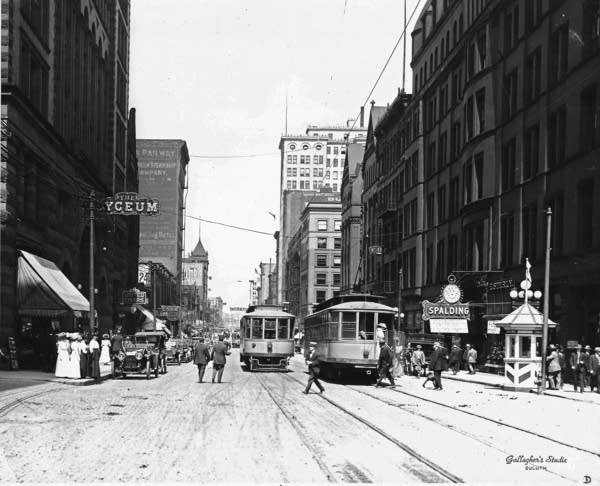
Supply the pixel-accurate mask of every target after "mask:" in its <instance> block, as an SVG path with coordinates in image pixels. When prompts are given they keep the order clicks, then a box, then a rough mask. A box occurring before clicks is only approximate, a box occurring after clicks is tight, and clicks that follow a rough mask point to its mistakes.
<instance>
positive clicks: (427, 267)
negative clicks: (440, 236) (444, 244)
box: [425, 245, 433, 284]
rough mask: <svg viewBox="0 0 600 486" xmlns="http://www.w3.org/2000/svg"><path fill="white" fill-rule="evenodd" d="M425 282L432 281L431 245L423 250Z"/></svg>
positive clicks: (429, 282)
mask: <svg viewBox="0 0 600 486" xmlns="http://www.w3.org/2000/svg"><path fill="white" fill-rule="evenodd" d="M425 283H426V284H431V283H433V245H429V246H428V247H427V249H426V250H425Z"/></svg>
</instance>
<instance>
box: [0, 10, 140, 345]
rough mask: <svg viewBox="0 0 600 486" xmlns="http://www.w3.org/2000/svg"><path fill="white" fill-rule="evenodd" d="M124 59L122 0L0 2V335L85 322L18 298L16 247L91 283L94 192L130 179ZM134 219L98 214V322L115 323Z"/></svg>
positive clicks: (31, 334) (132, 250)
mask: <svg viewBox="0 0 600 486" xmlns="http://www.w3.org/2000/svg"><path fill="white" fill-rule="evenodd" d="M128 71H129V1H127V0H119V1H114V2H108V1H104V0H100V1H96V2H92V1H90V0H77V1H72V2H58V1H52V0H49V1H45V2H25V1H6V0H5V1H3V2H2V162H1V163H2V174H3V175H2V179H1V182H0V184H1V186H2V194H3V197H2V202H1V206H0V213H1V222H0V224H1V233H2V234H1V240H2V248H1V250H0V255H1V267H2V279H1V280H2V284H1V290H0V292H1V303H0V344H2V343H4V342H5V340H6V339H7V338H8V336H14V337H16V338H17V340H20V341H21V343H20V346H22V347H28V346H31V341H32V339H34V338H35V336H37V337H39V336H41V335H43V334H46V333H48V332H51V331H55V330H56V329H63V330H72V329H73V328H79V327H88V326H89V319H88V315H89V313H88V314H86V313H77V314H76V313H73V312H71V310H70V309H68V308H65V309H53V310H51V309H48V308H46V307H44V306H45V305H47V303H45V304H44V303H40V302H38V303H37V304H36V305H38V306H39V308H38V309H37V311H35V315H27V314H25V313H24V312H23V311H22V309H21V310H20V309H19V299H20V297H19V295H18V293H19V291H18V283H17V282H18V277H19V275H18V270H17V267H18V264H17V261H18V258H19V250H24V251H28V252H30V253H32V254H35V255H37V256H39V257H42V258H44V259H47V260H50V261H51V262H53V263H54V264H55V265H56V266H57V267H58V269H59V270H60V271H61V272H62V273H63V274H64V275H65V276H66V277H67V279H68V280H69V281H70V282H71V284H73V285H75V286H76V287H77V288H79V289H81V291H82V292H83V293H85V294H86V296H87V295H88V289H89V288H90V283H89V267H90V264H89V261H90V250H89V248H90V242H89V239H90V236H89V235H90V230H89V228H90V224H89V205H90V201H92V202H93V203H94V205H99V204H100V202H101V199H102V198H104V197H106V196H110V195H113V194H114V193H115V192H118V191H131V192H137V189H138V187H137V167H136V158H135V154H132V153H131V151H130V150H129V147H128V140H130V137H131V132H133V133H135V117H134V116H131V117H130V113H129V108H128V83H129V81H128V79H129V74H128ZM128 132H129V134H128ZM92 191H94V193H95V199H92V200H90V199H89V197H90V195H91V192H92ZM86 198H88V199H87V200H86ZM134 219H135V218H127V217H122V216H112V217H110V216H106V215H105V216H99V217H97V218H96V220H95V222H94V226H95V235H96V238H95V246H94V260H95V271H94V281H93V285H92V286H91V287H92V288H93V289H97V294H95V301H96V303H95V309H96V312H97V314H98V318H97V320H96V322H95V323H94V326H98V327H99V328H100V329H101V330H108V329H110V328H111V327H113V326H114V325H116V324H119V323H120V321H121V319H122V316H121V309H120V300H121V298H120V297H121V293H122V291H123V290H126V289H128V288H131V287H133V286H134V285H135V283H136V276H137V275H136V274H137V246H138V236H137V232H136V231H135V228H133V226H135V225H136V224H137V223H136V222H135V221H134ZM132 256H135V260H132ZM24 325H27V327H28V329H29V330H28V331H27V335H25V334H24V333H23V329H24V327H23V326H24Z"/></svg>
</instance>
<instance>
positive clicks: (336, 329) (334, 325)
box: [329, 312, 340, 340]
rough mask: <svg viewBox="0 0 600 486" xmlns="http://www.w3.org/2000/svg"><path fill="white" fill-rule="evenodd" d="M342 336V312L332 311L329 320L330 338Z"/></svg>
mask: <svg viewBox="0 0 600 486" xmlns="http://www.w3.org/2000/svg"><path fill="white" fill-rule="evenodd" d="M339 338H340V313H339V312H332V313H331V320H330V322H329V339H334V340H337V339H339Z"/></svg>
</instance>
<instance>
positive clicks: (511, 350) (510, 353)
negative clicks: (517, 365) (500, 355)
mask: <svg viewBox="0 0 600 486" xmlns="http://www.w3.org/2000/svg"><path fill="white" fill-rule="evenodd" d="M516 341H517V339H516V337H515V336H509V337H508V349H507V350H506V351H507V353H506V357H507V358H514V357H515V343H516Z"/></svg>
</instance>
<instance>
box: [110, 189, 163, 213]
mask: <svg viewBox="0 0 600 486" xmlns="http://www.w3.org/2000/svg"><path fill="white" fill-rule="evenodd" d="M104 209H105V210H106V212H107V213H108V214H120V215H122V216H138V215H140V214H145V215H150V216H155V215H157V214H158V211H159V202H158V199H151V198H148V197H141V196H139V195H138V194H137V193H135V192H118V193H117V194H115V195H114V197H107V198H105V199H104Z"/></svg>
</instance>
